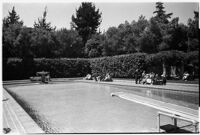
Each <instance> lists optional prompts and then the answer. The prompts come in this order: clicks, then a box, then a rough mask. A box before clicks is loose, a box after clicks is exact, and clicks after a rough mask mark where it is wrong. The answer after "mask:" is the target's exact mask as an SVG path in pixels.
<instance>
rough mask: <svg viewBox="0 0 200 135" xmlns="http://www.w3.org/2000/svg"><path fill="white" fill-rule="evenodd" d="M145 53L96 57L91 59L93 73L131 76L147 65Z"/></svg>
mask: <svg viewBox="0 0 200 135" xmlns="http://www.w3.org/2000/svg"><path fill="white" fill-rule="evenodd" d="M145 57H146V54H144V53H135V54H127V55H119V56H113V57H103V58H94V59H91V60H90V61H91V62H90V64H91V65H90V67H91V69H92V74H96V75H101V74H104V75H105V74H106V73H108V72H109V73H110V74H111V76H112V77H123V78H130V77H133V76H134V73H135V70H136V69H139V70H143V69H144V66H145Z"/></svg>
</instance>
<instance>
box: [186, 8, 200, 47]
mask: <svg viewBox="0 0 200 135" xmlns="http://www.w3.org/2000/svg"><path fill="white" fill-rule="evenodd" d="M188 27H189V28H188V33H187V36H188V51H194V50H197V49H198V48H199V13H198V12H196V11H194V19H191V18H190V19H188Z"/></svg>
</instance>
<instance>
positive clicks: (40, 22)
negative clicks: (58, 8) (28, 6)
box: [34, 7, 56, 31]
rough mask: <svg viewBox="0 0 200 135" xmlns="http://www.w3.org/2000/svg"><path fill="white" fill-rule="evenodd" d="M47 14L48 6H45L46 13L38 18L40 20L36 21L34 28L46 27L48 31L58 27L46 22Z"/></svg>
mask: <svg viewBox="0 0 200 135" xmlns="http://www.w3.org/2000/svg"><path fill="white" fill-rule="evenodd" d="M46 16H47V7H45V10H44V13H43V16H42V18H38V22H34V28H39V29H44V30H47V31H52V30H55V29H56V28H55V27H54V28H53V27H51V23H50V22H49V23H47V22H46Z"/></svg>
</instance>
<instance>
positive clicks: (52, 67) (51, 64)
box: [3, 58, 91, 80]
mask: <svg viewBox="0 0 200 135" xmlns="http://www.w3.org/2000/svg"><path fill="white" fill-rule="evenodd" d="M29 63H30V62H29ZM27 65H28V66H27ZM37 71H48V72H50V75H51V77H53V78H54V77H55V78H65V77H66V78H67V77H81V76H85V75H86V74H87V73H90V72H91V69H90V63H89V61H88V60H87V59H66V58H61V59H45V58H41V59H34V60H33V62H32V64H26V62H24V61H22V60H21V59H16V58H15V59H8V60H7V63H6V64H4V65H3V80H15V79H28V78H29V77H30V76H35V75H36V72H37Z"/></svg>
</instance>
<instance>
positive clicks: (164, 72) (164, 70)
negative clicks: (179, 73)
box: [162, 62, 166, 77]
mask: <svg viewBox="0 0 200 135" xmlns="http://www.w3.org/2000/svg"><path fill="white" fill-rule="evenodd" d="M162 67H163V73H162V76H165V77H166V65H165V62H163V64H162Z"/></svg>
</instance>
